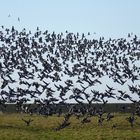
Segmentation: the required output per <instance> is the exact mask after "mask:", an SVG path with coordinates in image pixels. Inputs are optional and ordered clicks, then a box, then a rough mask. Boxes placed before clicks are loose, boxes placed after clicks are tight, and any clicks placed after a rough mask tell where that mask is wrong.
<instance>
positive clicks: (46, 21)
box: [0, 0, 140, 38]
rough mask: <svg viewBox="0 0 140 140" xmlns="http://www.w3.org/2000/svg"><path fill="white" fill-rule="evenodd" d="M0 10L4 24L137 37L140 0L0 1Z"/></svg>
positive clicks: (7, 25) (139, 33) (139, 30)
mask: <svg viewBox="0 0 140 140" xmlns="http://www.w3.org/2000/svg"><path fill="white" fill-rule="evenodd" d="M0 13H1V14H0V19H1V20H0V23H1V25H5V26H6V27H11V26H12V25H14V26H15V27H16V28H19V29H22V28H24V27H25V28H26V29H30V30H35V29H36V27H37V26H39V27H40V28H41V29H42V30H45V29H48V30H49V31H50V32H52V31H56V32H65V30H68V31H70V32H81V33H82V32H84V33H86V32H88V31H90V32H91V33H94V32H96V34H97V35H98V36H104V37H105V38H109V37H113V38H120V37H126V36H127V33H130V32H133V33H134V34H137V35H138V36H140V28H139V25H140V0H0ZM9 14H10V17H9V18H8V15H9ZM18 17H19V18H20V22H18V20H17V19H18Z"/></svg>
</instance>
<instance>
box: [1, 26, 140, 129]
mask: <svg viewBox="0 0 140 140" xmlns="http://www.w3.org/2000/svg"><path fill="white" fill-rule="evenodd" d="M88 37H90V32H88V33H87V35H85V34H81V35H80V34H79V33H76V34H74V33H71V32H68V31H66V32H65V33H59V34H56V33H55V32H52V33H49V31H48V30H46V31H44V32H42V31H41V30H40V29H39V28H38V27H37V29H36V31H35V33H32V32H31V31H26V29H23V30H22V31H18V30H16V29H15V27H14V26H13V27H12V28H11V29H9V28H5V27H4V26H1V29H0V76H1V79H0V96H1V97H0V106H1V107H3V108H6V104H9V103H14V104H16V108H17V110H18V111H24V112H26V113H30V114H33V113H39V114H42V115H46V116H48V115H52V114H58V116H60V115H61V114H62V109H58V108H57V104H59V105H64V106H65V108H66V109H67V113H66V114H65V115H64V121H63V122H62V124H60V126H59V127H58V128H57V129H56V130H58V129H61V128H64V127H65V126H67V125H69V124H70V123H68V121H69V118H70V116H71V115H73V114H75V115H76V116H77V118H79V117H80V115H81V114H82V115H84V119H82V121H81V122H82V123H86V122H90V120H89V116H93V115H96V114H98V124H99V125H102V122H103V120H104V119H103V117H102V116H103V112H104V111H103V109H102V108H99V109H97V108H93V106H92V104H93V103H103V104H104V105H105V104H106V103H107V102H108V99H117V100H120V101H128V100H129V101H131V102H133V103H134V104H137V110H136V112H135V113H134V114H137V115H140V105H139V104H140V102H139V98H140V85H139V84H137V81H139V78H140V67H139V64H140V40H139V39H138V37H137V36H136V35H133V34H128V37H127V38H126V39H125V38H120V39H111V38H110V39H108V40H105V39H104V37H100V38H99V39H98V40H97V39H87V38H88ZM105 76H108V78H109V79H111V80H113V82H114V84H116V85H117V84H118V85H122V86H123V85H125V84H127V86H128V90H129V93H127V91H123V90H120V89H116V88H115V87H111V86H110V85H109V84H108V83H106V89H105V90H104V91H103V92H101V91H100V90H95V87H96V85H102V78H103V77H105ZM133 95H134V96H137V99H133ZM70 100H72V101H74V102H75V103H77V104H78V105H80V108H78V109H76V107H75V105H73V106H69V105H68V104H67V103H68V102H69V101H70ZM30 101H32V102H34V104H35V106H34V107H33V106H32V105H31V104H27V103H29V102H30ZM85 102H86V103H87V104H88V106H87V108H85V107H84V103H85ZM79 114H80V115H79ZM85 114H86V115H85ZM87 114H88V115H87ZM134 114H133V115H131V116H130V118H128V121H129V122H134V120H135V119H134ZM112 117H113V116H112V115H111V114H110V113H108V114H107V118H106V119H107V121H109V120H110V119H111V118H112ZM22 120H23V121H24V122H25V123H26V124H27V125H29V124H30V122H32V120H31V119H29V120H24V119H22ZM131 125H132V126H133V123H131ZM113 127H114V126H113Z"/></svg>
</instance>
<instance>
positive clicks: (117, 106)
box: [0, 103, 135, 113]
mask: <svg viewBox="0 0 140 140" xmlns="http://www.w3.org/2000/svg"><path fill="white" fill-rule="evenodd" d="M28 105H29V104H25V106H28ZM30 105H31V107H32V108H35V107H36V105H34V104H30ZM74 105H75V104H65V105H62V104H57V105H56V104H55V105H52V107H51V108H52V109H62V112H64V113H65V112H67V111H68V106H69V107H70V106H71V107H72V106H74ZM75 107H76V109H78V108H80V105H79V104H76V105H75ZM83 107H84V108H88V104H84V105H83ZM91 107H92V108H96V109H99V108H101V107H103V108H104V110H103V111H104V112H123V113H124V112H126V113H129V112H133V111H135V106H134V104H131V103H108V104H106V105H104V104H92V105H91ZM0 110H1V112H3V113H16V112H18V110H17V109H16V105H15V104H7V107H6V109H5V108H3V107H0Z"/></svg>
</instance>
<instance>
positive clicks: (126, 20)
mask: <svg viewBox="0 0 140 140" xmlns="http://www.w3.org/2000/svg"><path fill="white" fill-rule="evenodd" d="M18 17H19V18H20V22H19V21H18ZM0 25H4V26H6V27H11V26H13V25H14V26H15V27H16V29H20V30H21V29H23V28H26V29H27V30H36V27H37V26H39V27H40V29H41V30H49V32H53V31H56V32H57V33H58V32H65V31H66V30H68V31H69V32H74V33H76V32H80V33H83V32H84V33H87V32H89V31H90V32H91V34H93V33H96V34H93V37H94V36H97V37H98V36H104V37H105V38H107V39H108V38H109V37H112V38H120V37H124V38H125V37H127V34H128V33H131V32H133V33H134V34H136V35H138V37H140V0H69V1H68V0H0ZM106 81H107V80H106V78H104V83H106ZM109 84H110V85H112V86H113V85H114V83H113V82H111V81H110V83H109ZM105 86H106V84H105ZM115 86H117V85H115ZM119 88H120V87H119ZM123 88H124V89H125V87H123Z"/></svg>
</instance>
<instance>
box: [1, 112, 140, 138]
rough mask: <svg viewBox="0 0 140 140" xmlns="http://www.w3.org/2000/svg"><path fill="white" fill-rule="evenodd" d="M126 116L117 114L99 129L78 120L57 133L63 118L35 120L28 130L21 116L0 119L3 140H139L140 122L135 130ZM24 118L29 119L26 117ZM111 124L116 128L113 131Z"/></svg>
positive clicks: (71, 120) (95, 119)
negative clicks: (56, 128) (56, 129)
mask: <svg viewBox="0 0 140 140" xmlns="http://www.w3.org/2000/svg"><path fill="white" fill-rule="evenodd" d="M126 117H127V114H116V115H115V118H113V119H112V120H111V121H110V122H107V121H104V122H103V126H98V125H97V118H96V117H92V118H91V122H90V123H88V124H81V122H80V120H77V119H76V118H75V117H72V118H71V119H70V123H71V125H70V126H68V127H66V128H64V129H62V130H60V131H57V132H56V131H54V130H53V128H55V127H57V126H58V123H60V122H62V120H63V117H56V116H50V117H48V118H46V117H43V116H32V119H33V120H34V121H33V122H32V123H31V125H30V126H26V125H25V123H24V122H23V121H22V120H21V116H20V114H1V115H0V140H140V124H139V123H140V118H138V117H137V119H136V121H135V123H134V128H131V127H130V124H129V123H128V122H127V120H126ZM24 118H29V116H27V115H24ZM112 124H117V127H116V128H114V129H112V128H111V127H112Z"/></svg>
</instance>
